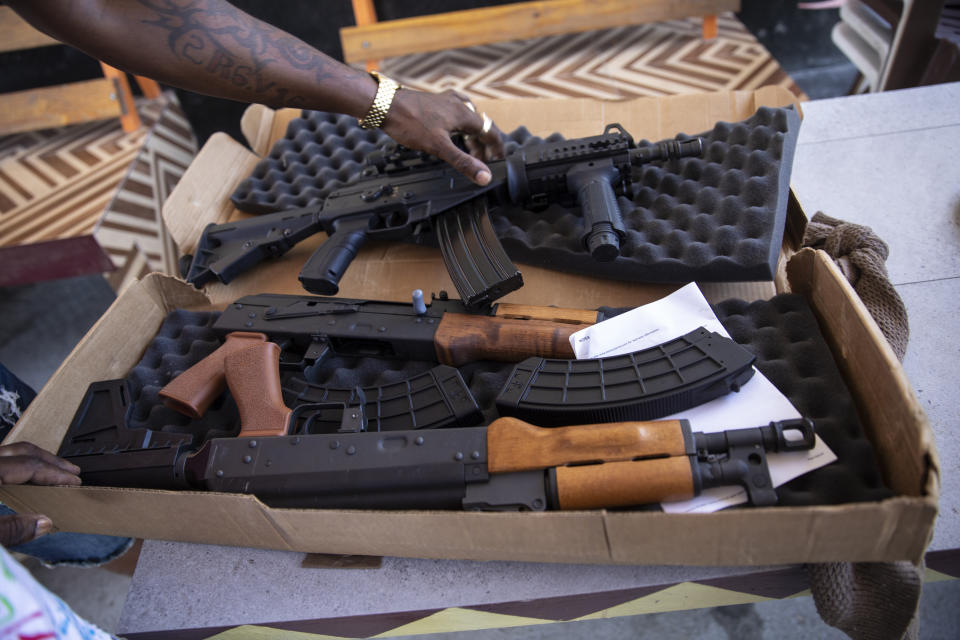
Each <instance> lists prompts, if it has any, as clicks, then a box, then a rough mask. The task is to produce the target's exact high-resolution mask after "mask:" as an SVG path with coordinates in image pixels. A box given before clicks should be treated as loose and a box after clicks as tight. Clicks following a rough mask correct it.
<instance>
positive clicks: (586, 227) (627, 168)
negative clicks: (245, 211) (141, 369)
mask: <svg viewBox="0 0 960 640" xmlns="http://www.w3.org/2000/svg"><path fill="white" fill-rule="evenodd" d="M702 152H703V143H702V141H701V139H700V138H693V139H689V140H670V141H666V142H660V143H656V144H651V145H644V146H637V144H636V143H635V142H634V140H633V138H632V137H631V136H630V134H628V133H627V132H626V131H625V130H624V129H623V127H621V126H620V125H619V124H610V125H607V127H606V128H605V130H604V132H603V134H601V135H599V136H590V137H586V138H577V139H570V140H562V141H558V142H541V143H539V144H531V145H527V146H524V147H520V148H519V149H517V150H516V151H514V152H513V153H511V154H510V155H509V156H507V157H506V158H505V159H503V160H498V161H493V162H489V163H488V165H489V167H490V171H491V173H492V179H491V180H490V183H489V184H487V185H486V186H478V185H476V184H474V183H473V182H472V181H470V180H469V179H467V178H466V177H465V176H463V175H462V174H460V173H459V172H458V171H456V170H454V169H453V168H452V167H450V166H449V165H447V164H446V163H443V162H442V161H440V160H439V159H437V158H435V157H433V156H429V155H427V154H424V153H422V152H415V151H411V150H408V149H405V148H403V147H397V146H396V145H388V146H387V147H386V148H384V149H382V150H380V151H378V152H375V153H374V154H371V157H368V158H367V166H366V167H365V168H364V170H363V171H362V173H361V176H360V178H359V179H358V180H357V181H356V182H354V183H352V184H348V185H346V186H344V187H341V188H340V189H337V190H336V191H334V192H333V193H331V194H330V195H328V196H327V197H326V198H325V199H324V201H323V202H322V203H320V204H317V205H314V206H311V207H306V208H303V209H294V210H290V211H281V212H279V213H271V214H265V215H260V216H256V217H254V218H250V219H245V220H239V221H237V222H228V223H225V224H211V225H208V226H207V227H206V229H204V231H203V235H202V236H201V238H200V241H199V243H198V246H197V249H196V253H195V255H194V256H193V258H192V262H191V264H190V266H189V268H188V269H187V270H186V273H185V274H184V277H185V278H186V279H187V280H188V281H189V282H190V283H192V284H194V285H196V286H198V287H199V286H202V285H203V284H205V283H207V282H211V281H213V280H214V279H218V280H220V281H221V282H224V283H227V282H230V281H231V280H233V279H234V278H235V277H237V276H238V275H239V274H241V273H243V272H244V271H246V270H247V269H250V268H251V267H253V266H254V265H256V264H257V263H259V262H261V261H262V260H264V259H266V258H276V257H279V256H281V255H283V254H285V253H286V252H287V251H289V250H290V249H291V248H292V247H293V246H294V245H296V244H297V243H299V242H301V241H303V240H305V239H306V238H308V237H310V236H312V235H314V234H316V233H318V232H321V231H323V232H326V233H327V235H328V238H327V240H326V241H325V242H324V243H323V244H322V245H321V246H320V248H319V249H317V250H316V252H315V253H314V254H313V255H312V256H311V257H310V258H309V260H307V262H306V264H305V265H304V267H303V269H302V270H301V272H300V282H301V283H302V284H303V287H304V288H305V289H306V290H307V291H309V292H311V293H319V294H323V295H333V294H336V293H337V291H338V290H339V283H340V279H341V278H342V277H343V274H344V272H345V271H346V269H347V267H348V266H349V265H350V262H351V261H352V260H353V258H354V257H355V256H356V254H357V252H358V251H359V250H360V248H361V247H362V246H363V245H364V243H366V241H367V239H368V238H373V239H383V240H399V239H403V238H409V237H414V238H416V239H417V240H418V241H426V240H428V239H429V238H430V237H431V236H432V238H433V240H434V241H435V242H436V243H437V244H438V245H439V246H440V250H441V252H442V255H443V260H444V263H445V265H446V267H447V271H448V272H449V274H450V278H451V280H453V283H454V285H455V286H456V288H457V292H458V293H459V294H460V297H461V298H462V299H463V301H464V303H465V304H466V306H467V307H469V308H478V307H483V306H485V305H489V304H491V303H492V302H493V301H494V300H497V299H499V298H501V297H502V296H504V295H506V294H508V293H510V292H511V291H514V290H516V289H518V288H520V287H521V286H522V285H523V280H522V277H521V275H520V272H519V271H518V270H517V268H516V267H515V266H514V265H513V263H512V262H511V261H510V258H509V257H508V256H507V254H506V252H505V251H504V249H503V247H502V246H501V244H500V241H499V239H498V238H497V236H496V234H495V233H494V230H493V227H492V225H491V224H490V219H489V216H488V214H487V209H488V206H489V205H491V204H493V205H499V206H523V207H528V208H531V209H534V210H538V209H540V208H544V207H546V206H547V205H549V204H551V203H559V204H561V205H565V206H570V207H573V206H575V205H578V204H579V206H580V209H581V211H582V216H583V231H582V236H581V241H582V243H583V247H584V249H585V250H586V251H587V252H588V253H590V254H591V255H592V256H593V257H594V258H595V259H597V260H600V261H609V260H613V259H615V258H616V257H617V256H618V255H620V243H621V241H622V240H623V238H624V236H625V233H626V232H625V229H624V225H623V220H622V214H621V212H620V207H619V205H618V204H617V196H618V195H626V196H628V197H630V196H631V195H632V192H631V171H632V168H633V167H636V166H639V165H641V164H643V163H646V162H652V161H659V160H669V159H671V158H681V157H688V156H699V155H701V154H702Z"/></svg>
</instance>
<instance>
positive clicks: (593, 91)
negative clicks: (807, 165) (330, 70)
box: [382, 13, 806, 100]
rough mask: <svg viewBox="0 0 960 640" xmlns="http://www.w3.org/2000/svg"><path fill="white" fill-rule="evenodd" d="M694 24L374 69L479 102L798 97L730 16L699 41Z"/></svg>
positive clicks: (515, 44)
mask: <svg viewBox="0 0 960 640" xmlns="http://www.w3.org/2000/svg"><path fill="white" fill-rule="evenodd" d="M701 24H702V22H701V20H700V19H699V18H688V19H685V20H672V21H668V22H660V23H654V24H645V25H638V26H626V27H618V28H615V29H608V30H604V31H588V32H584V33H574V34H566V35H559V36H549V37H545V38H538V39H533V40H522V41H509V42H500V43H495V44H489V45H482V46H475V47H467V48H463V49H453V50H447V51H440V52H436V53H425V54H415V55H409V56H402V57H397V58H391V59H388V60H384V61H383V64H382V69H383V71H384V73H386V74H387V75H389V76H391V77H393V78H395V79H397V80H398V81H400V82H401V83H402V84H404V85H406V86H409V87H412V88H415V89H421V90H424V91H443V90H445V89H454V90H457V91H461V92H463V93H466V94H469V95H471V96H472V97H485V98H532V97H546V98H563V97H577V98H598V99H605V100H617V99H626V98H633V97H638V96H662V95H672V94H678V93H699V92H704V91H723V90H738V89H745V90H746V89H755V88H757V87H761V86H764V85H780V86H783V87H786V88H787V89H788V90H790V91H791V92H793V93H794V94H795V95H797V96H799V97H801V98H805V97H806V96H805V95H804V94H803V91H802V90H801V89H800V88H799V87H798V86H797V85H796V83H794V82H793V80H792V79H791V78H790V76H788V75H787V74H786V72H784V70H783V69H782V68H781V67H780V65H779V64H777V62H776V60H774V59H773V57H772V56H771V55H770V52H769V51H767V49H766V48H764V47H763V45H761V44H760V43H759V42H758V41H757V39H756V38H755V37H754V36H753V35H751V34H750V32H749V31H747V29H746V27H744V25H743V23H741V22H740V21H739V20H738V19H737V18H736V16H734V15H733V14H731V13H728V14H723V15H721V16H720V17H719V19H718V35H717V37H716V38H714V39H712V40H703V39H702V38H701Z"/></svg>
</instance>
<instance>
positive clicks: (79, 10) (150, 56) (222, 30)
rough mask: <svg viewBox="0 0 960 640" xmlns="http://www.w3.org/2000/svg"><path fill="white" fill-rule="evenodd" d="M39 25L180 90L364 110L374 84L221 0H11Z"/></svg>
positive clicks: (110, 61)
mask: <svg viewBox="0 0 960 640" xmlns="http://www.w3.org/2000/svg"><path fill="white" fill-rule="evenodd" d="M8 4H9V5H10V6H12V7H13V8H14V9H15V10H16V11H17V12H18V13H20V14H21V15H22V16H23V17H24V18H25V19H26V20H28V21H29V22H31V24H33V25H34V26H35V27H37V28H38V29H40V30H42V31H44V32H46V33H48V34H49V35H51V36H53V37H55V38H57V39H58V40H61V41H62V42H66V43H68V44H70V45H73V46H75V47H77V48H78V49H81V50H83V51H85V52H86V53H89V54H90V55H92V56H94V57H96V58H98V59H100V60H103V61H104V62H106V63H108V64H111V65H114V66H116V67H119V68H121V69H124V70H127V71H131V72H133V73H136V74H139V75H144V76H149V77H151V78H155V79H157V80H160V81H161V82H165V83H168V84H171V85H174V86H177V87H181V88H184V89H189V90H191V91H196V92H198V93H205V94H208V95H215V96H220V97H225V98H232V99H234V100H240V101H244V102H258V103H261V104H265V105H268V106H271V107H302V108H314V109H324V110H329V111H337V112H340V113H347V114H350V115H354V116H357V117H360V116H362V115H363V114H364V113H365V112H366V110H367V109H368V108H369V106H370V104H371V103H372V102H373V98H374V95H375V94H376V83H375V82H374V81H373V80H372V79H371V78H370V77H369V76H368V75H367V74H365V73H363V72H361V71H357V70H355V69H352V68H350V67H347V66H345V65H343V64H341V63H339V62H337V61H336V60H333V59H332V58H330V57H329V56H326V55H324V54H323V53H321V52H319V51H317V50H316V49H314V48H313V47H311V46H309V45H308V44H306V43H304V42H303V41H301V40H299V39H297V38H295V37H293V36H291V35H290V34H288V33H285V32H284V31H281V30H280V29H277V28H275V27H272V26H270V25H269V24H266V23H264V22H262V21H260V20H257V19H256V18H253V17H252V16H250V15H248V14H246V13H244V12H242V11H240V10H239V9H237V8H236V7H233V6H232V5H230V4H229V3H227V2H225V1H224V0H41V1H39V2H37V1H36V0H10V1H9V2H8Z"/></svg>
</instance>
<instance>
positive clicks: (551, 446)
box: [487, 418, 690, 504]
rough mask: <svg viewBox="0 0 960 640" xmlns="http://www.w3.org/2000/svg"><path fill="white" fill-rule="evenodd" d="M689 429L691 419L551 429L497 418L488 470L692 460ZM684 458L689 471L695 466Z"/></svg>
mask: <svg viewBox="0 0 960 640" xmlns="http://www.w3.org/2000/svg"><path fill="white" fill-rule="evenodd" d="M685 430H686V432H687V433H689V431H690V427H689V424H688V423H686V421H685V420H662V421H656V422H616V423H610V424H590V425H578V426H575V427H554V428H545V427H537V426H534V425H532V424H529V423H526V422H524V421H522V420H518V419H516V418H497V419H496V420H494V421H493V422H491V423H490V426H489V427H487V466H488V468H489V470H490V473H505V472H508V471H530V470H533V469H546V468H549V467H559V466H562V465H566V464H577V463H585V462H613V461H618V460H634V459H636V458H654V457H666V456H686V455H687V454H688V453H690V452H688V451H687V447H686V446H685V442H684V431H685ZM683 460H684V464H686V465H687V468H688V470H689V466H690V465H689V462H686V458H683ZM557 471H558V473H559V469H558V470H557ZM687 475H689V473H688V474H687ZM634 504H637V503H634Z"/></svg>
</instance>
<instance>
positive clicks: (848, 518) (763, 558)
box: [0, 87, 939, 565]
mask: <svg viewBox="0 0 960 640" xmlns="http://www.w3.org/2000/svg"><path fill="white" fill-rule="evenodd" d="M792 101H793V97H792V96H791V95H790V94H789V93H787V92H786V91H784V90H782V89H778V88H773V87H771V88H766V89H763V90H760V91H757V92H734V93H719V94H707V95H693V96H676V97H670V98H661V99H638V100H631V101H627V102H617V103H603V102H597V101H592V100H536V101H500V102H496V101H490V102H482V103H481V101H477V102H478V106H479V107H480V108H481V109H483V110H485V111H487V113H489V114H490V115H491V116H492V117H494V118H495V119H496V120H497V122H498V123H499V124H500V125H501V126H502V127H503V128H505V129H509V128H512V127H514V126H518V125H519V124H521V123H527V124H528V126H530V125H531V124H532V125H533V126H532V127H531V128H532V129H533V132H534V133H536V134H546V133H549V132H550V131H552V130H560V131H562V132H563V133H564V134H566V135H568V136H583V135H591V134H594V133H596V132H597V131H599V130H601V129H602V127H603V124H605V123H606V122H613V121H619V122H621V123H622V124H624V126H625V127H626V128H627V130H629V131H631V132H632V133H634V135H635V136H637V137H638V138H649V139H657V138H661V137H665V136H669V135H673V134H675V133H676V132H679V131H685V132H696V131H702V130H706V129H708V128H710V127H712V126H713V124H714V123H715V122H716V121H717V120H728V121H738V120H742V119H744V118H746V117H748V116H749V115H751V114H752V113H753V112H754V111H755V110H756V108H757V107H758V106H760V105H770V106H779V105H784V104H789V103H791V102H792ZM295 116H296V113H295V112H294V113H289V112H283V111H282V112H277V113H274V112H272V111H270V110H267V109H264V108H262V107H253V108H251V110H249V111H248V113H247V114H246V116H245V118H244V123H243V124H244V131H245V133H246V135H247V136H248V139H249V140H250V141H251V145H252V147H253V148H254V150H256V151H258V152H260V153H264V152H266V150H267V149H269V146H270V144H271V142H272V141H273V140H274V139H276V138H277V137H278V136H281V135H283V132H284V130H285V128H286V123H287V122H288V121H289V119H290V118H291V117H295ZM256 161H257V156H256V155H255V154H253V153H251V152H250V151H249V150H247V149H245V148H244V147H243V146H241V145H239V144H238V143H236V142H234V141H232V140H230V139H229V138H227V137H226V136H215V137H213V138H211V140H210V141H209V142H208V143H207V145H206V146H205V147H204V149H203V150H202V151H201V152H200V154H199V156H198V157H197V159H196V161H195V162H194V164H193V165H192V166H191V168H190V170H189V171H188V173H187V175H185V176H184V179H183V180H182V181H181V182H180V184H179V186H178V187H177V190H176V192H175V193H174V194H173V195H172V196H171V198H170V199H169V200H168V202H167V205H166V207H165V217H166V219H167V222H168V226H169V227H170V230H171V233H172V234H173V235H174V238H175V239H176V240H177V242H178V243H179V244H180V246H181V248H182V249H184V250H185V251H190V250H191V249H192V246H193V245H194V244H195V243H196V241H197V238H198V237H199V235H200V232H201V230H202V229H203V227H204V226H205V225H206V224H207V223H209V222H222V221H224V220H227V219H230V218H232V217H234V216H237V215H238V213H237V212H236V211H234V210H233V208H232V206H231V205H230V204H229V200H228V197H229V194H230V193H231V192H232V191H233V188H234V186H235V185H236V184H237V183H238V182H239V181H240V180H242V179H243V178H244V177H245V176H246V175H248V174H249V173H250V171H251V169H252V168H253V166H254V165H255V163H256ZM805 222H806V218H805V216H804V215H803V212H802V211H801V210H800V209H799V206H797V203H796V200H795V199H791V206H790V208H789V212H788V223H787V232H786V234H785V238H784V245H783V250H782V255H781V267H782V268H781V270H780V272H779V273H778V276H777V279H776V281H775V282H761V283H735V284H710V285H706V286H704V287H703V290H704V292H705V294H706V295H707V297H708V299H710V300H712V301H719V300H722V299H726V298H729V297H739V298H742V299H747V300H754V299H762V298H767V297H770V296H772V295H774V294H775V293H777V292H782V291H793V292H795V293H799V294H802V295H804V296H805V297H806V298H807V300H808V301H809V303H810V305H811V307H812V308H813V309H814V311H815V313H816V314H817V317H818V318H819V320H820V322H821V329H822V331H823V333H824V334H825V336H826V338H827V340H828V343H829V344H830V346H831V349H832V350H833V353H834V356H835V358H836V360H837V362H838V364H839V366H840V368H841V370H842V372H843V374H844V376H845V378H846V380H847V383H848V385H849V387H850V389H851V392H852V393H853V394H854V395H855V398H856V400H857V403H858V407H859V409H860V411H861V417H862V419H863V422H864V425H865V429H866V430H867V433H868V436H869V437H870V438H871V440H872V441H873V443H874V446H875V448H876V451H877V453H878V456H879V459H880V464H881V468H882V469H883V473H884V476H885V479H886V482H887V484H888V486H889V487H890V488H891V489H893V491H894V492H895V493H896V494H897V495H896V497H894V498H891V499H888V500H886V501H883V502H873V503H857V504H846V505H835V506H819V507H789V508H787V507H784V508H770V509H744V510H734V511H723V512H718V513H712V514H684V515H670V514H665V513H654V512H606V511H602V510H601V511H584V512H547V513H465V512H440V511H402V512H383V511H350V510H306V509H302V510H301V509H272V508H269V507H266V506H265V505H263V504H262V503H261V502H260V501H259V500H258V499H257V498H255V497H254V496H249V495H232V494H216V493H202V492H173V491H153V490H142V489H120V488H99V487H34V486H9V487H3V488H2V489H0V500H2V501H3V502H5V503H8V504H10V505H11V506H12V507H14V508H15V509H17V510H23V511H40V512H43V513H46V514H47V515H49V516H50V517H51V518H52V519H53V521H54V522H55V523H57V525H58V526H59V527H61V528H63V529H68V530H75V531H87V532H96V533H111V534H120V535H129V536H137V537H143V538H155V539H173V540H182V541H191V542H206V543H218V544H227V545H241V546H251V547H263V548H274V549H286V550H297V551H307V552H322V553H344V554H367V555H395V556H414V557H430V558H462V559H477V560H494V559H499V560H527V561H548V562H577V563H624V564H684V565H694V564H696V565H762V564H780V563H795V562H825V561H840V560H851V561H892V560H910V561H918V560H919V559H920V558H921V557H922V555H923V552H924V550H925V548H926V546H927V543H928V542H929V540H930V537H931V535H932V531H933V521H934V518H935V517H936V513H937V494H938V490H939V465H938V461H937V455H936V451H935V449H934V444H933V433H932V431H931V429H930V427H929V424H928V423H927V420H926V418H925V416H924V415H923V412H922V410H921V408H920V406H919V404H918V402H917V399H916V398H915V396H914V393H913V391H912V389H911V387H910V384H909V382H908V381H907V380H906V378H905V375H904V373H903V369H902V368H901V366H900V364H899V363H898V362H897V360H896V357H895V356H894V354H893V352H892V351H891V349H890V348H889V346H888V345H887V343H886V342H885V340H884V338H883V336H882V334H881V333H880V331H879V329H878V328H877V326H876V325H875V324H874V322H873V320H872V319H871V318H870V316H869V314H868V312H867V311H866V309H865V308H864V306H863V305H862V303H861V302H860V300H859V298H858V297H857V295H856V294H855V293H854V291H853V290H852V288H851V287H850V286H849V285H848V284H847V282H846V281H845V280H844V279H843V277H842V276H841V275H840V273H839V271H838V270H837V269H836V268H835V267H834V265H833V264H832V262H831V261H830V260H829V259H828V258H827V257H826V255H825V254H823V253H822V252H814V251H812V250H809V249H806V250H802V251H800V252H799V253H795V252H796V250H797V249H798V247H799V239H800V238H801V237H802V231H803V227H804V224H805ZM320 241H321V239H320V238H317V239H315V240H311V241H308V242H305V243H303V244H302V245H301V246H299V247H297V248H296V249H295V250H294V251H291V252H290V253H289V254H288V255H287V256H285V257H284V258H283V259H281V260H278V261H276V262H272V263H270V264H265V265H262V266H261V267H260V268H258V269H256V270H254V271H252V272H249V273H247V274H244V275H243V276H241V277H240V278H238V279H237V280H235V281H234V282H232V283H231V284H230V285H229V286H224V285H221V284H216V285H213V286H210V287H208V289H207V290H206V291H205V292H204V293H201V292H198V291H196V290H194V289H192V288H191V287H189V286H187V285H186V284H184V283H183V282H182V281H179V280H177V279H175V278H171V277H168V276H161V275H158V274H153V275H150V276H148V277H147V278H145V279H144V280H143V281H140V282H137V283H135V284H133V285H132V286H130V287H129V288H128V289H127V290H126V291H124V292H123V294H122V295H121V296H120V297H119V298H118V300H117V301H116V303H115V304H114V305H113V306H112V307H111V308H110V309H109V310H108V311H107V313H106V314H105V315H104V316H103V318H102V319H101V320H100V321H99V322H98V323H97V324H96V325H95V326H94V327H93V329H91V331H90V333H89V334H88V335H87V336H86V337H85V338H84V340H83V341H82V342H81V343H80V344H79V345H78V346H77V348H76V349H75V350H74V352H73V353H72V354H71V355H70V357H69V358H68V359H67V360H66V362H65V363H64V365H63V366H62V367H61V368H60V369H59V370H58V371H57V372H56V374H55V375H54V376H53V378H52V379H51V380H50V382H49V383H48V384H47V386H46V387H45V388H44V389H43V391H42V392H41V394H40V396H39V397H38V398H37V400H36V401H35V402H34V404H33V405H31V407H30V409H29V410H28V411H27V413H26V415H25V416H24V418H23V419H22V421H21V422H20V423H19V425H18V426H17V428H16V429H15V430H14V432H13V433H12V434H11V436H10V438H9V441H17V440H30V441H33V442H35V443H37V444H39V445H41V446H43V447H45V448H47V449H49V450H51V451H56V450H57V448H58V446H59V443H60V440H61V439H62V436H63V433H64V431H65V430H66V428H67V426H68V424H69V423H70V420H71V418H72V416H73V413H74V411H75V410H76V407H77V405H78V403H79V402H80V399H81V397H82V396H83V393H84V391H85V390H86V387H87V385H88V384H89V383H90V382H92V381H94V380H103V379H109V378H115V377H121V376H123V375H125V374H126V373H127V371H128V370H129V369H130V368H131V366H132V365H133V364H134V363H136V362H137V360H138V359H139V358H140V356H141V354H142V352H143V349H144V348H145V346H146V345H147V343H148V342H149V341H150V339H151V338H152V337H153V335H154V332H155V331H156V330H157V328H158V327H159V326H160V323H161V321H162V320H163V318H164V316H165V315H166V313H167V312H168V311H170V310H171V309H174V308H176V307H186V306H197V305H206V304H211V303H212V304H214V305H216V306H222V305H223V304H225V303H227V302H230V301H232V300H234V299H235V298H237V297H239V296H241V295H244V294H248V293H261V292H266V291H273V292H281V293H302V290H301V289H300V287H299V283H298V282H297V279H296V276H297V273H298V272H299V269H300V266H301V265H302V264H303V261H304V260H305V259H306V257H307V256H308V255H309V253H310V252H312V251H313V249H314V248H315V247H316V246H317V245H318V244H319V242H320ZM398 265H399V266H402V268H398ZM521 269H522V271H523V274H524V280H525V282H526V285H525V286H524V287H523V288H522V289H521V290H519V291H517V292H515V293H513V294H511V296H510V297H508V298H507V300H510V301H515V302H521V301H522V302H524V303H527V304H556V305H560V306H567V307H590V308H592V307H596V306H598V305H603V304H607V305H620V306H626V305H639V304H643V303H645V302H648V301H650V300H652V299H656V298H658V297H660V296H662V295H663V294H665V293H667V292H669V291H671V290H673V289H675V288H676V287H672V286H639V285H636V284H630V283H623V282H611V281H598V280H594V279H591V278H586V277H578V276H573V275H568V274H559V273H557V272H552V271H546V270H542V269H536V268H533V267H530V266H528V265H521ZM416 287H421V288H425V289H426V290H438V289H440V288H447V289H448V290H450V291H452V290H453V289H452V285H451V284H450V281H449V280H448V279H447V276H446V272H445V270H444V267H443V264H442V261H441V259H440V257H439V252H438V251H436V250H433V249H429V248H424V247H419V246H414V245H405V244H401V243H396V244H382V245H377V244H374V245H373V246H370V247H368V248H365V250H364V251H362V252H361V254H360V256H358V258H357V260H356V261H355V263H354V265H353V266H352V267H351V268H350V270H348V272H347V275H346V277H345V278H344V279H343V282H342V284H341V294H342V295H344V296H347V297H366V298H382V299H395V300H406V299H408V295H409V292H410V290H411V289H413V288H416Z"/></svg>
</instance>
